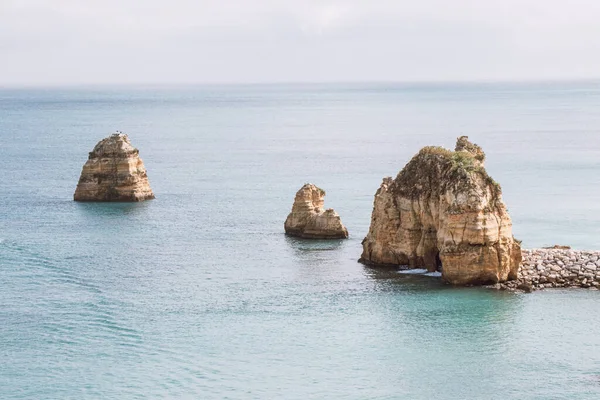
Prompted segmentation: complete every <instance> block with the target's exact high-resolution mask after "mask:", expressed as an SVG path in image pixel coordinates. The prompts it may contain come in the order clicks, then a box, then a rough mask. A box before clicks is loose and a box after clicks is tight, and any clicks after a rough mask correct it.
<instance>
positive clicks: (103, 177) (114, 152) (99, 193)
mask: <svg viewBox="0 0 600 400" xmlns="http://www.w3.org/2000/svg"><path fill="white" fill-rule="evenodd" d="M73 197H74V200H75V201H144V200H150V199H153V198H154V194H153V193H152V189H150V184H149V182H148V176H147V175H146V168H144V163H143V162H142V159H141V158H140V157H139V151H138V149H136V148H135V147H133V146H132V145H131V142H130V141H129V138H128V137H127V135H125V134H122V133H115V134H113V135H111V136H109V137H107V138H105V139H102V140H101V141H100V142H98V144H97V145H96V147H94V150H92V152H91V153H89V158H88V160H87V162H86V163H85V165H84V166H83V170H82V171H81V176H80V178H79V183H78V184H77V189H75V195H74V196H73Z"/></svg>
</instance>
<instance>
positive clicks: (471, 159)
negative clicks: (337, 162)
mask: <svg viewBox="0 0 600 400" xmlns="http://www.w3.org/2000/svg"><path fill="white" fill-rule="evenodd" d="M484 161H485V154H484V153H483V151H482V150H481V148H480V147H479V146H477V145H475V144H473V143H471V142H469V141H468V138H467V137H466V136H462V137H460V138H458V141H457V146H456V149H455V151H450V150H447V149H444V148H441V147H425V148H423V149H422V150H421V151H419V153H418V154H417V155H415V156H414V157H413V159H412V160H411V161H410V162H409V163H408V164H407V165H406V166H405V167H404V169H402V171H400V173H399V174H398V176H397V177H396V178H395V179H392V178H385V179H384V180H383V183H382V184H381V187H380V188H379V190H377V193H376V194H375V201H374V207H373V213H372V217H371V226H370V228H369V233H368V234H367V236H366V237H365V239H364V240H363V242H362V244H363V253H362V256H361V261H362V262H363V263H365V264H368V265H397V266H410V267H413V268H427V269H428V270H430V271H435V270H438V271H440V270H441V272H442V278H443V279H444V280H445V281H446V282H449V283H451V284H455V285H472V284H490V283H491V284H493V283H497V282H504V281H506V280H513V279H516V278H517V273H518V268H519V264H520V262H521V247H520V243H519V242H518V241H517V240H515V239H514V237H513V235H512V222H511V219H510V216H509V215H508V211H507V209H506V206H505V205H504V203H503V201H502V196H501V189H500V185H498V184H497V183H496V182H495V181H494V180H493V179H492V178H491V177H490V176H489V175H488V174H487V172H486V170H485V168H484Z"/></svg>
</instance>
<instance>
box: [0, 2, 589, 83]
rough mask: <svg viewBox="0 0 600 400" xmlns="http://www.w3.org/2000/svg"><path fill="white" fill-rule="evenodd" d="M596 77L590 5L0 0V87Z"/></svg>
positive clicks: (575, 3)
mask: <svg viewBox="0 0 600 400" xmlns="http://www.w3.org/2000/svg"><path fill="white" fill-rule="evenodd" d="M554 78H559V79H581V78H600V0H411V1H405V0H345V1H333V0H332V1H328V0H320V1H317V0H170V1H165V0H0V85H40V84H41V85H55V84H104V83H205V82H209V83H213V82H214V83H218V82H297V81H300V82H303V81H310V82H318V81H449V80H450V81H453V80H525V79H540V80H545V79H554Z"/></svg>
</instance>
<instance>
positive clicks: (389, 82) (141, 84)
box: [0, 77, 600, 90]
mask: <svg viewBox="0 0 600 400" xmlns="http://www.w3.org/2000/svg"><path fill="white" fill-rule="evenodd" d="M560 83H565V84H568V83H571V84H574V83H599V84H600V77H590V78H540V79H537V78H533V79H531V78H526V79H473V80H463V79H448V80H434V79H432V80H411V81H409V80H404V81H403V80H339V81H337V80H322V81H318V80H315V81H312V80H306V81H302V80H297V81H295V80H289V81H287V80H282V81H246V82H243V81H217V82H146V83H144V82H136V83H126V82H114V83H108V82H106V83H44V84H38V83H34V84H21V83H18V84H7V83H0V90H6V89H8V90H21V89H25V90H26V89H103V88H106V89H108V88H169V87H171V88H175V87H185V86H188V87H203V86H207V87H210V86H286V85H288V86H303V85H306V86H308V85H401V86H437V85H439V86H444V85H494V84H560Z"/></svg>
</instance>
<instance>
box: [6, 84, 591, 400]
mask: <svg viewBox="0 0 600 400" xmlns="http://www.w3.org/2000/svg"><path fill="white" fill-rule="evenodd" d="M599 110H600V84H598V83H594V82H587V83H554V84H493V85H492V84H472V85H441V84H440V85H384V84H377V85H366V84H365V85H287V86H285V85H264V86H204V87H189V88H183V87H179V88H113V89H108V88H106V89H98V88H95V89H94V88H91V89H35V90H34V89H29V90H9V89H4V90H0V176H1V178H0V194H1V200H0V398H1V399H108V398H119V399H162V398H178V399H279V398H285V399H307V398H311V399H432V398H436V399H506V398H510V399H597V398H599V397H600V326H599V325H598V321H599V320H600V307H599V305H600V297H599V296H600V292H592V291H584V290H581V291H573V290H571V291H569V290H556V291H544V292H536V293H534V294H529V295H524V294H510V293H498V292H494V291H490V290H485V289H477V288H466V289H465V288H451V287H447V286H444V285H442V284H441V283H440V282H439V280H437V279H435V278H429V277H422V276H409V275H400V274H398V273H396V272H394V271H385V270H373V269H369V268H366V267H364V266H362V265H361V264H358V263H357V262H356V260H357V259H358V257H359V256H360V252H361V245H360V242H361V240H362V238H363V237H364V235H365V234H366V232H367V230H368V226H369V222H370V221H369V219H370V213H371V209H372V201H373V195H374V193H375V191H376V189H377V188H378V187H379V184H380V182H381V179H382V178H383V177H384V176H390V175H395V174H396V173H397V172H398V171H399V170H400V169H401V168H402V167H403V166H404V164H405V163H406V162H407V161H408V160H409V159H410V157H411V156H412V155H413V154H414V153H415V152H417V151H418V150H419V148H421V147H422V146H425V145H444V146H446V147H452V146H453V144H454V141H455V139H456V137H457V136H459V135H463V134H464V135H469V136H470V138H471V139H472V140H473V141H474V142H476V143H478V144H480V145H481V146H482V147H483V148H484V150H485V151H486V153H487V155H488V160H487V168H488V171H489V172H490V174H491V175H492V176H493V177H494V178H495V179H496V180H497V181H499V182H500V183H501V184H502V187H503V189H504V198H505V201H506V203H507V205H508V208H509V211H510V213H511V215H512V217H513V222H514V232H515V235H516V236H517V237H518V238H520V239H522V240H523V244H524V245H525V246H526V247H537V246H543V245H552V244H557V243H558V244H570V245H572V246H573V247H575V248H582V249H600V201H599V200H598V199H600V112H599ZM115 130H121V131H123V132H126V133H129V135H130V138H131V139H132V142H133V144H134V145H135V146H137V147H138V148H139V149H140V154H141V156H142V158H143V159H144V162H145V165H146V168H147V169H148V175H149V178H150V183H151V185H152V188H153V190H154V192H155V194H156V197H157V198H156V200H154V201H151V202H146V203H141V204H78V203H74V202H73V201H71V199H72V195H73V192H74V189H75V185H76V183H77V180H78V177H79V173H80V171H81V167H82V165H83V163H84V162H85V160H86V158H87V153H88V152H89V151H91V149H92V148H93V146H94V145H95V143H96V142H97V141H98V140H100V139H101V138H103V137H104V136H106V135H108V134H109V133H111V132H113V131H115ZM305 182H312V183H315V184H317V185H319V186H321V187H323V188H324V189H325V190H326V191H327V197H326V204H325V205H326V206H327V207H334V208H335V209H336V210H337V211H338V212H339V213H340V215H341V216H342V220H343V221H344V223H345V224H346V226H347V227H348V229H349V231H350V235H351V237H350V239H349V240H347V241H329V242H327V241H322V242H307V241H301V240H295V239H290V238H287V237H285V236H284V234H283V221H284V220H285V217H286V216H287V213H288V212H289V210H290V208H291V205H292V201H293V197H294V194H295V192H296V190H297V189H298V188H300V186H302V184H304V183H305Z"/></svg>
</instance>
